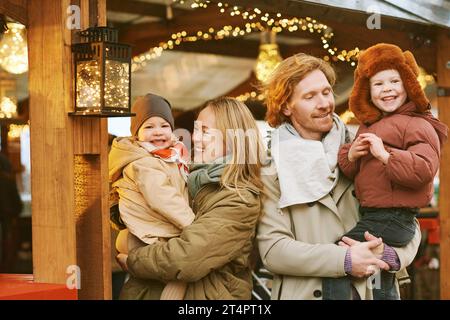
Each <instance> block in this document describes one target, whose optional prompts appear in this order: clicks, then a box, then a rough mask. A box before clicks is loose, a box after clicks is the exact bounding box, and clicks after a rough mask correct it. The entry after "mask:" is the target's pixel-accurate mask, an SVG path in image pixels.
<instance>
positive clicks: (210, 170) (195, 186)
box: [187, 156, 230, 199]
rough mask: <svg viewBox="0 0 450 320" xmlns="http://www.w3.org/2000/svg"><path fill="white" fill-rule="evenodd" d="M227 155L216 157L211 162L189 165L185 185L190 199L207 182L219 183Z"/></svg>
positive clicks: (227, 158)
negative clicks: (189, 170)
mask: <svg viewBox="0 0 450 320" xmlns="http://www.w3.org/2000/svg"><path fill="white" fill-rule="evenodd" d="M229 159H230V157H229V156H227V157H223V158H218V159H216V160H214V161H213V162H212V163H195V164H192V165H191V168H190V169H191V173H190V174H189V177H188V181H187V185H188V190H189V195H190V196H191V199H194V198H195V196H196V195H197V193H198V192H199V191H200V189H201V188H202V187H203V186H204V185H206V184H208V183H219V182H220V178H221V177H222V174H223V170H224V169H225V166H226V165H227V162H228V160H229Z"/></svg>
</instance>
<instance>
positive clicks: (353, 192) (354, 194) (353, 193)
mask: <svg viewBox="0 0 450 320" xmlns="http://www.w3.org/2000/svg"><path fill="white" fill-rule="evenodd" d="M352 195H353V196H354V197H355V198H356V192H355V190H352Z"/></svg>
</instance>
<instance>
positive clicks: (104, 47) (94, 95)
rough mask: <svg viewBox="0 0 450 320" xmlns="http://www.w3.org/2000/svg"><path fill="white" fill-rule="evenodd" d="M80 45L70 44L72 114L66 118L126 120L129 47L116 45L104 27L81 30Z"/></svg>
mask: <svg viewBox="0 0 450 320" xmlns="http://www.w3.org/2000/svg"><path fill="white" fill-rule="evenodd" d="M80 36H81V38H82V43H77V44H74V45H72V53H73V60H74V68H75V69H74V75H75V79H74V80H75V84H74V87H75V112H71V113H70V115H75V116H93V117H129V116H133V115H134V114H132V113H130V96H131V47H130V46H129V45H127V44H122V43H118V42H117V38H118V32H117V30H116V29H112V28H108V27H93V28H89V29H87V30H84V31H81V32H80Z"/></svg>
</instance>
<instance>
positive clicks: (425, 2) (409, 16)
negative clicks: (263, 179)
mask: <svg viewBox="0 0 450 320" xmlns="http://www.w3.org/2000/svg"><path fill="white" fill-rule="evenodd" d="M291 1H292V2H310V3H314V4H319V5H326V6H332V7H337V8H342V9H349V10H354V11H359V12H366V13H367V12H368V11H371V12H374V10H377V11H376V12H377V13H380V14H382V15H384V16H389V17H393V18H399V19H404V20H409V21H413V22H417V23H424V24H432V25H439V26H443V27H447V28H449V27H450V1H448V0H414V1H411V0H358V1H342V0H303V1H300V0H291Z"/></svg>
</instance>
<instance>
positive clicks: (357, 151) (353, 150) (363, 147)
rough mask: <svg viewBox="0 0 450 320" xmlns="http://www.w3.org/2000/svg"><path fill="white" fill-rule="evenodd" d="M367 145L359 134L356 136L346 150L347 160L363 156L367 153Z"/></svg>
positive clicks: (351, 160)
mask: <svg viewBox="0 0 450 320" xmlns="http://www.w3.org/2000/svg"><path fill="white" fill-rule="evenodd" d="M369 146H370V145H369V143H367V142H363V140H362V138H361V136H358V137H357V138H356V139H355V141H353V143H352V145H351V147H350V149H349V150H348V160H349V161H350V162H353V161H355V160H357V159H359V158H361V157H362V156H365V155H366V154H368V153H369Z"/></svg>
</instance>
